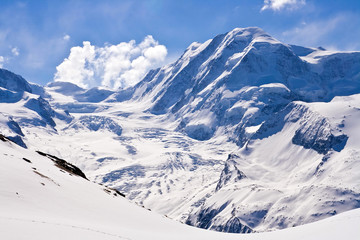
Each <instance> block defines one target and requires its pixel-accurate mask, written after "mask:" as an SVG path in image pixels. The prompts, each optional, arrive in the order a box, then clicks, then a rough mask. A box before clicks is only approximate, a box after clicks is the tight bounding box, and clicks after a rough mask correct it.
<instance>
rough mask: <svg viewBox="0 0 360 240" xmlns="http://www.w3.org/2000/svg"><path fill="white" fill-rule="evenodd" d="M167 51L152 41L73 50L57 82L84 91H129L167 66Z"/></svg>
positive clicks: (87, 44) (86, 42) (58, 74)
mask: <svg viewBox="0 0 360 240" xmlns="http://www.w3.org/2000/svg"><path fill="white" fill-rule="evenodd" d="M166 55H167V49H166V47H165V46H164V45H159V43H158V42H157V41H156V40H155V39H154V38H153V37H152V36H150V35H149V36H146V37H145V39H144V40H143V41H142V42H141V43H139V44H136V42H135V40H131V41H129V42H121V43H119V44H117V45H105V46H104V47H96V46H93V45H91V43H90V42H88V41H85V42H83V46H82V47H80V46H76V47H72V48H71V50H70V55H69V57H68V58H66V59H64V61H63V62H62V63H61V64H60V65H58V66H57V67H56V70H57V72H56V73H55V77H54V80H55V81H66V82H72V83H75V84H77V85H79V86H81V87H85V88H89V87H94V86H105V87H109V88H113V89H117V88H125V87H128V86H133V85H135V84H136V83H138V82H139V81H140V80H141V79H142V78H143V77H144V75H145V74H146V72H147V71H148V70H150V69H151V68H153V67H156V66H158V65H159V64H161V63H163V62H164V60H165V57H166Z"/></svg>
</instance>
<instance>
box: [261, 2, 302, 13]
mask: <svg viewBox="0 0 360 240" xmlns="http://www.w3.org/2000/svg"><path fill="white" fill-rule="evenodd" d="M305 4H306V1H305V0H264V6H263V7H262V8H261V11H264V10H267V9H272V10H274V11H280V10H282V9H284V8H288V9H295V8H298V7H300V6H302V5H305Z"/></svg>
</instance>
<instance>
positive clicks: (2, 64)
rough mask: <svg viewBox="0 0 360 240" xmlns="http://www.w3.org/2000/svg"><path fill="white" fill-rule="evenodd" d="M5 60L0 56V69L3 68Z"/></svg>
mask: <svg viewBox="0 0 360 240" xmlns="http://www.w3.org/2000/svg"><path fill="white" fill-rule="evenodd" d="M4 62H5V58H4V57H3V56H0V68H2V67H3V66H4Z"/></svg>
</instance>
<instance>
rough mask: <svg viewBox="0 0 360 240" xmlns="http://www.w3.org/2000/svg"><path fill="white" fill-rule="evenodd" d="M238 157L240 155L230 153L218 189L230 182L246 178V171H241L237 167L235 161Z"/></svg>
mask: <svg viewBox="0 0 360 240" xmlns="http://www.w3.org/2000/svg"><path fill="white" fill-rule="evenodd" d="M238 158H239V157H238V156H236V155H234V154H229V156H228V159H227V160H226V162H225V166H224V169H223V170H222V172H221V175H220V179H219V182H218V184H217V186H216V191H218V190H220V189H221V188H222V187H223V186H225V185H226V184H228V183H229V182H232V183H234V182H237V181H240V180H241V179H244V178H246V175H245V173H243V172H242V171H240V170H239V169H238V167H237V162H236V161H235V159H238Z"/></svg>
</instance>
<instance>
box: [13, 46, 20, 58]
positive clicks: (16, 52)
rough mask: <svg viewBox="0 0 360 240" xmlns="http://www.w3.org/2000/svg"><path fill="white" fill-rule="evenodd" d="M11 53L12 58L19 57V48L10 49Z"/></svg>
mask: <svg viewBox="0 0 360 240" xmlns="http://www.w3.org/2000/svg"><path fill="white" fill-rule="evenodd" d="M11 52H12V54H13V55H14V56H19V55H20V51H19V48H17V47H14V48H12V49H11Z"/></svg>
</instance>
